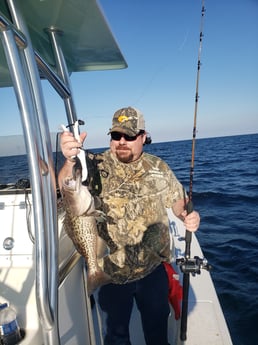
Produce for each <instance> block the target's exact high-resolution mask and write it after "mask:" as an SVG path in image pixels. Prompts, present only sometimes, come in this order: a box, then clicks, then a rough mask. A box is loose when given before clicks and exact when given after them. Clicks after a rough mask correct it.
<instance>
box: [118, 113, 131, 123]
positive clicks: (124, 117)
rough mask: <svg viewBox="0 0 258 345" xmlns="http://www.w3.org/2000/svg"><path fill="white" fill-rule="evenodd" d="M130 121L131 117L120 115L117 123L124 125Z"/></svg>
mask: <svg viewBox="0 0 258 345" xmlns="http://www.w3.org/2000/svg"><path fill="white" fill-rule="evenodd" d="M128 120H129V117H128V116H126V115H120V116H118V118H117V121H118V122H119V123H122V122H125V121H128Z"/></svg>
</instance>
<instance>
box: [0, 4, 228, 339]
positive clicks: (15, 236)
mask: <svg viewBox="0 0 258 345" xmlns="http://www.w3.org/2000/svg"><path fill="white" fill-rule="evenodd" d="M0 34H1V45H0V64H1V65H0V86H1V87H9V86H12V87H13V88H14V91H15V94H16V99H17V106H18V108H19V111H20V118H21V123H22V126H23V131H24V140H25V146H26V151H27V157H28V166H29V171H30V186H28V185H26V182H27V181H20V182H22V183H19V184H16V183H15V182H16V181H14V183H13V184H10V185H7V186H5V187H4V186H2V188H1V190H0V219H1V223H2V227H1V231H0V243H1V247H0V303H4V302H8V303H9V304H10V305H11V306H12V307H13V308H14V309H15V310H16V312H17V320H18V323H19V325H20V327H21V329H23V330H24V335H25V336H24V339H23V340H22V341H21V344H24V345H42V344H44V345H101V344H103V320H102V315H101V312H100V310H99V309H98V307H97V304H95V305H92V304H91V301H90V300H89V298H88V297H87V291H86V290H87V287H86V283H85V282H86V275H87V272H86V269H85V264H84V260H83V259H82V258H81V257H80V256H79V254H78V253H77V252H76V250H75V249H74V247H73V245H72V242H71V241H70V239H69V238H68V237H67V235H66V234H65V233H64V232H63V231H62V217H63V213H62V212H61V211H60V210H59V208H58V207H57V204H58V202H59V199H58V195H57V194H58V193H57V188H56V181H55V175H54V171H55V168H54V163H53V158H52V148H51V144H50V142H51V140H50V133H49V128H48V119H47V114H46V110H45V106H44V95H43V92H42V86H41V79H42V78H44V79H47V80H48V81H49V82H50V84H51V85H52V86H53V87H54V89H55V90H56V93H57V97H58V96H59V97H61V99H63V101H64V107H65V110H66V115H67V119H64V122H65V121H67V122H68V124H71V123H74V122H75V121H76V120H77V116H76V111H75V105H74V102H73V97H72V93H71V86H70V80H69V75H70V74H71V73H72V72H75V71H87V70H105V69H120V68H125V67H127V64H126V61H125V60H124V58H123V55H122V53H121V52H120V50H119V47H118V45H117V43H116V41H115V39H114V37H113V35H112V33H111V31H110V29H109V27H108V25H107V23H106V21H105V18H104V16H103V14H102V12H101V10H100V9H99V6H98V4H97V3H96V1H94V0H69V1H67V0H59V1H57V0H49V1H40V0H26V1H24V0H7V1H6V2H3V1H1V3H0ZM168 214H169V218H170V224H171V236H172V237H173V240H174V241H173V242H174V245H173V248H172V250H173V253H174V259H175V261H176V259H177V258H182V257H184V241H183V240H182V239H183V237H184V234H185V229H184V227H183V225H182V223H180V222H179V221H178V220H177V219H175V218H174V217H173V215H172V214H171V213H169V212H168ZM191 250H192V253H194V255H196V256H199V257H201V258H202V257H203V254H202V251H201V248H200V246H199V244H198V241H197V239H196V236H195V235H194V234H193V236H192V248H191ZM179 276H180V279H181V280H182V273H181V272H180V270H179ZM188 307H189V308H188V322H187V339H186V340H185V341H181V340H180V319H179V320H178V321H176V320H175V318H174V312H173V310H172V309H171V315H170V318H169V342H170V344H171V345H172V344H173V345H174V344H183V343H184V344H188V345H194V344H198V345H202V344H205V345H207V344H209V345H212V344H214V345H215V344H216V345H222V344H223V345H230V344H232V341H231V338H230V334H229V331H228V328H227V325H226V322H225V318H224V315H223V312H222V309H221V306H220V303H219V301H218V297H217V294H216V291H215V288H214V285H213V282H212V280H211V276H210V273H209V272H208V271H205V270H202V273H201V274H200V275H198V276H196V277H191V278H190V293H189V301H188ZM130 327H131V335H132V344H133V345H144V343H145V342H144V339H143V333H142V330H141V323H140V320H139V314H138V312H137V309H136V308H135V309H134V313H133V316H132V320H131V325H130ZM157 345H158V344H157Z"/></svg>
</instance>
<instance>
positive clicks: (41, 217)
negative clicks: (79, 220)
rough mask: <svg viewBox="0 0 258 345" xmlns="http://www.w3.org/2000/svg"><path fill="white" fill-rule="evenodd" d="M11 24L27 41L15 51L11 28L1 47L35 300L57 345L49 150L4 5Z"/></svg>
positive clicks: (25, 59) (35, 79)
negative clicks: (14, 117)
mask: <svg viewBox="0 0 258 345" xmlns="http://www.w3.org/2000/svg"><path fill="white" fill-rule="evenodd" d="M7 3H8V5H9V10H10V13H11V15H12V17H13V22H14V23H15V25H16V26H17V28H18V29H19V30H21V31H22V32H23V33H24V34H25V36H26V37H27V39H26V40H27V46H26V48H25V49H24V50H20V51H18V48H17V45H16V42H15V37H14V33H13V31H12V29H11V27H7V29H6V30H2V41H3V46H4V50H5V54H6V58H7V63H8V66H9V70H10V74H11V78H12V81H13V84H14V90H15V94H16V98H17V103H18V105H19V108H20V114H21V121H22V125H23V132H24V139H25V145H26V150H27V154H28V163H29V170H30V176H31V185H32V197H33V204H34V215H35V216H34V225H35V234H36V236H35V238H36V296H37V298H36V300H37V307H38V313H39V318H40V320H41V325H42V328H43V337H44V343H45V344H46V345H58V344H60V337H59V330H58V308H57V299H58V298H57V296H58V292H57V286H58V284H57V280H58V271H57V270H58V267H57V252H56V248H58V246H57V243H58V242H57V216H56V214H57V212H56V207H57V206H56V188H55V178H54V169H53V161H52V160H53V158H52V148H51V144H50V143H51V140H50V134H49V129H48V125H47V118H46V112H45V107H44V104H43V101H42V100H43V94H42V89H41V84H40V77H39V72H38V68H37V65H36V62H35V56H34V51H33V49H32V44H31V42H30V38H29V34H28V31H27V27H26V25H25V22H24V21H23V18H22V15H21V13H20V11H19V8H18V5H17V3H16V5H14V2H13V0H7Z"/></svg>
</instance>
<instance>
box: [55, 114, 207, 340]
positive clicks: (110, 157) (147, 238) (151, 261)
mask: <svg viewBox="0 0 258 345" xmlns="http://www.w3.org/2000/svg"><path fill="white" fill-rule="evenodd" d="M108 134H110V136H111V141H110V149H109V150H107V151H105V152H104V153H103V154H100V155H97V157H96V159H97V162H98V163H97V167H98V171H99V174H100V180H101V188H100V189H99V197H100V199H101V202H102V206H101V209H102V211H103V212H105V214H106V222H105V223H104V224H102V226H101V227H100V228H99V235H100V236H101V237H102V238H103V239H104V240H105V241H106V242H107V244H108V246H109V248H110V254H109V255H108V256H107V257H106V258H105V260H104V270H105V272H106V273H108V274H109V275H110V276H111V278H112V283H111V284H107V285H105V286H102V287H101V288H100V290H99V294H98V299H99V305H100V307H101V309H102V310H103V311H104V312H105V313H106V315H107V319H106V335H105V345H130V344H131V343H130V336H129V321H130V316H131V312H132V307H133V301H134V300H135V302H136V304H137V307H138V309H139V311H140V313H141V320H142V326H143V331H144V337H145V341H146V344H147V345H167V344H168V340H167V321H168V315H169V312H170V309H169V304H168V277H167V274H166V271H165V268H164V265H163V264H162V262H171V253H170V237H169V229H168V218H167V213H166V208H167V207H169V208H172V210H173V212H174V214H175V215H176V216H177V217H179V218H180V219H182V220H183V221H184V224H185V226H186V228H187V229H188V230H189V231H196V230H197V229H198V227H199V222H200V217H199V214H198V213H197V212H196V211H193V212H192V213H190V214H189V215H187V213H186V211H185V202H186V194H185V191H184V188H183V187H182V185H181V184H180V183H179V181H178V180H177V179H176V177H175V175H174V173H173V172H172V171H171V169H170V168H169V167H168V165H167V164H166V163H165V162H164V161H162V160H161V159H160V158H158V157H156V156H153V155H150V154H147V153H145V152H143V145H144V143H145V140H146V132H145V121H144V117H143V114H142V113H141V112H140V111H139V110H137V109H135V108H132V107H128V108H122V109H119V110H118V111H116V112H115V114H114V116H113V121H112V128H111V129H110V131H109V133H108ZM85 137H86V133H82V134H81V135H80V138H81V143H78V141H76V140H75V139H74V137H73V135H72V134H71V133H68V132H65V133H63V134H62V137H61V149H62V152H63V154H64V156H65V157H66V162H65V164H64V166H63V168H62V169H61V171H60V174H59V181H62V179H63V178H64V177H66V176H69V175H71V172H72V167H73V165H74V162H73V159H72V157H73V156H74V155H76V154H78V153H79V150H78V148H79V147H81V145H82V143H83V141H84V139H85ZM60 186H61V184H60Z"/></svg>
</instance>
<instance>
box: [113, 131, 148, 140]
mask: <svg viewBox="0 0 258 345" xmlns="http://www.w3.org/2000/svg"><path fill="white" fill-rule="evenodd" d="M142 134H144V131H143V130H142V131H140V132H139V133H138V134H136V135H133V136H131V135H128V134H125V133H120V132H111V133H110V135H111V139H112V140H115V141H119V140H121V138H124V139H125V140H126V141H135V140H136V139H137V138H138V136H139V135H142Z"/></svg>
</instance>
